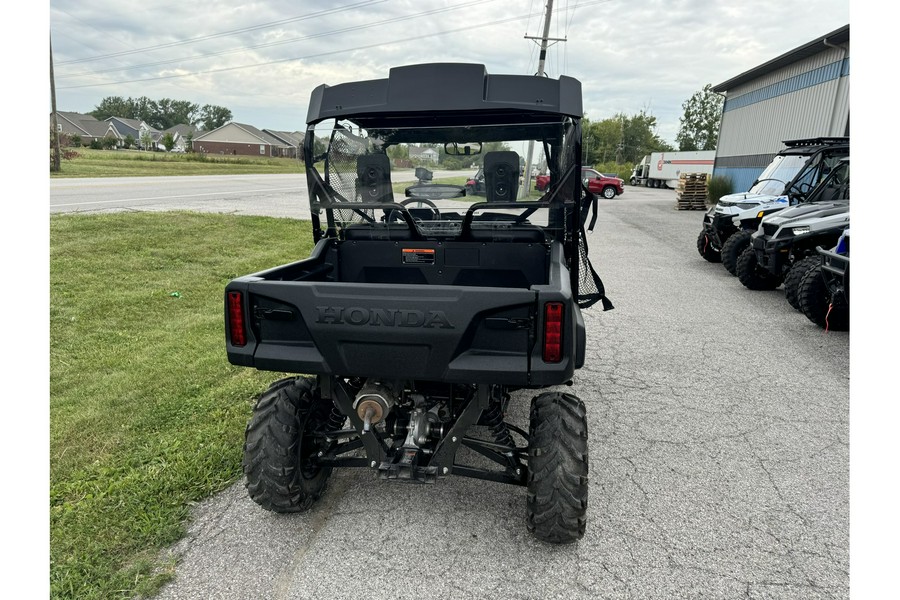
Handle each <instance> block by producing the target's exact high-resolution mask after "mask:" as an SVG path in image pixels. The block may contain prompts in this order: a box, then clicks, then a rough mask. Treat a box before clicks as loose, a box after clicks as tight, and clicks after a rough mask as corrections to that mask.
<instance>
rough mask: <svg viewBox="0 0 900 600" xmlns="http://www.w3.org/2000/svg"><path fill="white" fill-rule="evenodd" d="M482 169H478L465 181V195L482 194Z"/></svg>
mask: <svg viewBox="0 0 900 600" xmlns="http://www.w3.org/2000/svg"><path fill="white" fill-rule="evenodd" d="M484 195H485V191H484V169H478V172H477V173H475V176H474V177H470V178H469V179H468V180H467V181H466V196H484Z"/></svg>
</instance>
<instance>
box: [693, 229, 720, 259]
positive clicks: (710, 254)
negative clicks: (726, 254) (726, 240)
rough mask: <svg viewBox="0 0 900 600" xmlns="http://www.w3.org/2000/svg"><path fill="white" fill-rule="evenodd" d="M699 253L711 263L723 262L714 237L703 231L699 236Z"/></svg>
mask: <svg viewBox="0 0 900 600" xmlns="http://www.w3.org/2000/svg"><path fill="white" fill-rule="evenodd" d="M697 252H699V253H700V256H702V257H703V258H705V259H706V260H708V261H709V262H711V263H717V262H721V260H722V253H721V252H720V251H719V249H718V248H716V247H715V244H714V242H713V239H712V237H711V236H710V235H709V234H708V233H707V232H706V230H703V231H701V232H700V235H699V236H697Z"/></svg>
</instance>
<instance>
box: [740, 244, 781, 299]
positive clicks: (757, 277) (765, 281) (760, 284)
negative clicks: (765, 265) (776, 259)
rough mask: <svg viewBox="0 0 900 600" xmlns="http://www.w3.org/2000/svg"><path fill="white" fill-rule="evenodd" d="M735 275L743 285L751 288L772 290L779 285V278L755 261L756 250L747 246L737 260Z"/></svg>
mask: <svg viewBox="0 0 900 600" xmlns="http://www.w3.org/2000/svg"><path fill="white" fill-rule="evenodd" d="M736 270H737V277H738V279H739V280H740V282H741V283H742V284H744V287H746V288H748V289H751V290H774V289H775V288H777V287H778V286H779V285H781V280H780V278H776V277H773V276H772V275H771V274H770V273H768V272H767V271H763V269H762V268H760V267H759V265H758V264H757V262H756V251H755V250H753V247H752V246H748V247H747V248H746V249H745V250H744V251H743V252H741V255H740V256H739V257H738V260H737V269H736Z"/></svg>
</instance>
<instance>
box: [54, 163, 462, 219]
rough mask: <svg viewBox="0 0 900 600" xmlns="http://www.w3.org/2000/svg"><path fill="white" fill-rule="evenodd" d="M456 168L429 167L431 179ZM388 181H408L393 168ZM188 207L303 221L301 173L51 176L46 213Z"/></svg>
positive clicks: (410, 176) (305, 200) (305, 199)
mask: <svg viewBox="0 0 900 600" xmlns="http://www.w3.org/2000/svg"><path fill="white" fill-rule="evenodd" d="M459 175H460V172H459V171H435V172H434V177H435V178H436V179H438V178H441V177H454V176H455V177H458V176H459ZM391 178H392V179H393V181H395V182H397V181H414V180H415V172H414V171H412V170H408V171H395V172H393V173H392V174H391ZM126 210H142V211H165V210H193V211H198V212H228V213H234V214H238V215H263V216H269V217H293V218H295V219H309V196H308V194H307V191H306V179H305V177H304V176H303V175H209V176H204V175H193V176H184V177H108V178H102V177H98V178H84V179H51V180H50V212H51V213H62V212H114V211H115V212H118V211H126Z"/></svg>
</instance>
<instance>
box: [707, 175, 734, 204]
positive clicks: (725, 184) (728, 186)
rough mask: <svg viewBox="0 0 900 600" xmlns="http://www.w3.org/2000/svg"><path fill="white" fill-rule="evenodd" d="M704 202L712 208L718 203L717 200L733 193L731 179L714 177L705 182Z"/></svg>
mask: <svg viewBox="0 0 900 600" xmlns="http://www.w3.org/2000/svg"><path fill="white" fill-rule="evenodd" d="M706 191H707V196H706V202H707V204H709V205H710V206H713V205H715V204H717V203H718V202H719V198H721V197H722V196H727V195H728V194H731V193H733V192H734V182H733V181H732V180H731V177H725V176H723V175H714V176H712V177H710V178H709V179H707V180H706Z"/></svg>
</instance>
